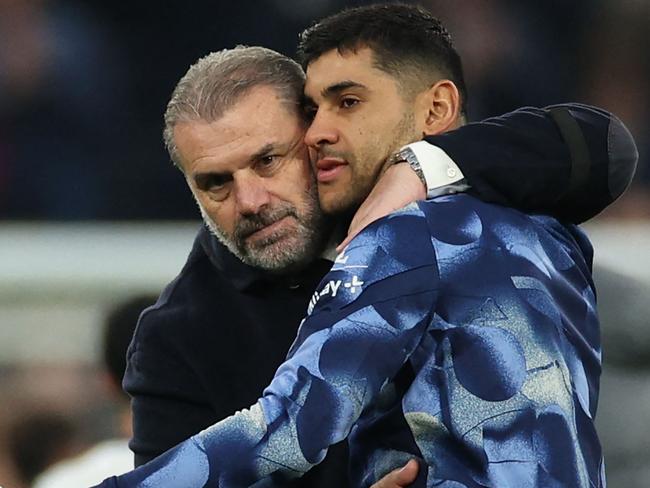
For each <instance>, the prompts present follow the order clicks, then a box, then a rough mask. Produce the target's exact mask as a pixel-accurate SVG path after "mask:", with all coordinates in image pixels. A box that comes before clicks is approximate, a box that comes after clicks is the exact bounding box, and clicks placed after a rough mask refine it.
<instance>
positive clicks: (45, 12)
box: [0, 0, 123, 219]
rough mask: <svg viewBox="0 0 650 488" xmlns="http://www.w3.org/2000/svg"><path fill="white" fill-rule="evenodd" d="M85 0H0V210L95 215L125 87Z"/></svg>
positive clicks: (114, 151)
mask: <svg viewBox="0 0 650 488" xmlns="http://www.w3.org/2000/svg"><path fill="white" fill-rule="evenodd" d="M105 35H106V34H105V33H104V32H102V30H101V29H100V28H99V26H98V24H97V22H96V21H95V20H94V19H93V18H92V17H90V16H89V15H87V13H86V12H84V10H83V9H82V8H81V5H73V4H70V3H68V4H66V3H63V2H55V1H48V0H0V195H2V198H0V216H4V217H11V218H44V219H79V218H92V217H97V216H100V215H101V213H102V209H103V208H104V207H105V206H106V205H107V200H108V199H109V198H110V192H111V188H110V186H109V179H108V175H110V174H111V170H112V169H113V168H111V165H115V162H116V160H117V155H118V154H119V150H118V146H117V144H116V142H115V141H114V140H113V139H114V138H113V137H111V134H113V133H114V130H113V129H112V127H114V126H116V125H117V124H118V121H119V120H120V119H119V114H120V109H121V108H122V102H121V100H122V98H123V90H122V89H121V86H120V80H119V79H120V75H121V74H120V69H119V66H118V63H117V60H116V58H115V57H114V56H113V53H112V52H111V50H110V49H109V46H108V45H107V42H106V39H105Z"/></svg>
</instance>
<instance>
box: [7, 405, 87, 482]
mask: <svg viewBox="0 0 650 488" xmlns="http://www.w3.org/2000/svg"><path fill="white" fill-rule="evenodd" d="M8 437H9V455H10V457H11V459H12V462H13V463H14V465H15V467H16V470H17V472H18V475H19V476H20V478H21V479H22V481H23V482H24V483H25V485H27V486H31V484H32V482H33V481H34V479H35V478H36V477H37V476H38V475H39V474H41V473H42V472H43V471H45V470H46V469H47V468H48V467H49V466H51V465H53V464H55V463H57V462H59V461H61V460H62V459H66V458H69V457H71V456H74V455H76V454H78V453H79V451H80V450H81V448H82V446H81V444H80V442H79V433H78V432H77V428H76V425H75V424H74V422H72V420H71V419H69V418H67V417H66V416H65V415H63V414H60V413H57V412H49V411H36V412H32V413H29V414H25V415H23V416H22V417H21V418H20V420H19V421H17V422H16V423H15V424H14V425H13V426H12V427H11V428H10V430H9V434H8Z"/></svg>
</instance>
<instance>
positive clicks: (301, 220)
mask: <svg viewBox="0 0 650 488" xmlns="http://www.w3.org/2000/svg"><path fill="white" fill-rule="evenodd" d="M304 132H305V126H304V123H303V122H302V121H301V120H300V118H299V116H298V114H297V113H292V112H291V111H290V110H289V109H288V108H287V107H286V106H285V105H283V103H282V101H281V100H280V99H279V98H278V96H277V93H276V91H275V90H274V89H272V88H270V87H266V86H262V87H256V88H254V89H253V90H252V91H251V92H250V93H248V94H247V95H245V96H244V97H243V98H242V100H241V101H240V102H238V103H237V104H236V105H235V106H234V107H233V108H231V109H230V110H228V111H227V112H226V113H225V114H224V115H223V116H222V117H221V118H219V119H218V120H216V121H214V122H205V121H192V122H182V123H179V124H177V125H176V127H175V128H174V141H175V143H176V147H177V151H178V155H179V159H180V164H181V166H182V169H183V171H184V173H185V176H186V179H187V182H188V184H189V186H190V188H191V190H192V193H193V194H194V196H195V198H196V200H197V202H198V203H199V207H200V208H201V212H202V214H203V217H204V220H205V221H206V223H207V224H208V225H209V226H210V228H211V229H212V231H213V232H214V233H215V234H216V235H217V237H219V239H220V240H221V241H222V242H224V244H226V245H227V246H228V248H229V249H230V250H231V251H232V252H233V253H234V254H235V255H236V256H238V257H239V258H240V259H241V260H242V261H244V262H245V263H247V264H250V265H252V266H256V267H260V268H263V269H267V270H270V271H275V272H282V271H285V270H287V269H291V268H294V267H299V266H302V265H304V264H306V263H308V262H309V261H311V260H312V259H314V258H315V257H316V256H317V254H318V253H319V252H320V250H321V249H322V244H323V241H324V237H325V235H326V233H327V232H328V230H329V229H328V228H327V226H326V225H325V224H324V221H323V218H322V213H321V211H320V208H319V206H318V196H317V188H316V184H315V182H314V178H313V175H312V173H311V171H310V166H309V160H308V153H307V149H306V147H305V145H304V143H303V138H304Z"/></svg>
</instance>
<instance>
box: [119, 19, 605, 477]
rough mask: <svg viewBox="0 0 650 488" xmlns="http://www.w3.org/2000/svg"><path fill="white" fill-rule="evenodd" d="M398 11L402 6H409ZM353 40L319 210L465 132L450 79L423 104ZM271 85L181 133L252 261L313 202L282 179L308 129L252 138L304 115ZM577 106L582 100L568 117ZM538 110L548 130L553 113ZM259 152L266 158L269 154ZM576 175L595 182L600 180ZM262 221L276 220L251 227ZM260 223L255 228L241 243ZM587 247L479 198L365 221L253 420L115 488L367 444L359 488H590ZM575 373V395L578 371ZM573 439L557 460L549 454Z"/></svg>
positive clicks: (274, 467)
mask: <svg viewBox="0 0 650 488" xmlns="http://www.w3.org/2000/svg"><path fill="white" fill-rule="evenodd" d="M373 8H374V7H373ZM382 8H386V9H388V11H390V9H391V8H393V9H397V12H398V13H401V12H403V9H404V8H408V7H403V6H392V7H382ZM400 9H402V10H400ZM352 12H353V13H352V14H348V13H345V14H341V15H342V16H343V15H350V16H351V17H348V21H349V20H350V18H354V17H356V16H359V17H360V18H365V17H364V16H365V15H369V14H370V13H372V12H373V10H372V8H367V9H365V10H364V9H358V10H355V11H352ZM412 15H413V16H415V17H417V16H420V15H421V12H420V11H418V10H417V9H414V10H412ZM335 18H336V16H335ZM389 19H390V17H386V21H388V20H389ZM327 22H328V21H325V23H327ZM424 24H426V22H424ZM329 25H332V24H329ZM311 32H312V33H317V32H318V27H316V28H314V29H313V30H312V31H311ZM405 35H408V34H405ZM351 46H353V47H352V49H351V50H347V49H342V50H339V49H338V48H331V49H329V50H325V51H323V52H322V53H321V54H320V55H318V56H316V57H314V58H313V59H311V61H310V62H307V64H306V65H307V72H308V80H307V86H306V94H307V95H308V97H309V98H310V100H311V102H310V104H311V107H312V114H313V121H312V125H311V126H310V128H309V129H308V132H307V134H306V138H305V140H306V141H307V142H308V144H309V145H310V146H311V147H312V148H313V149H314V151H315V152H316V155H317V160H316V163H315V164H316V176H317V179H318V186H319V192H320V194H321V204H322V205H323V206H324V207H325V208H326V209H329V210H332V211H335V212H336V211H339V212H342V213H345V212H347V211H351V210H353V208H354V206H355V205H357V204H358V203H359V202H360V201H361V200H362V199H363V197H365V196H366V195H368V192H369V191H370V189H371V188H372V185H373V184H374V183H375V181H376V179H377V177H378V176H379V174H380V173H381V172H382V170H383V168H384V167H385V166H387V164H388V162H389V161H390V162H393V161H399V160H400V158H404V159H405V160H406V161H407V162H408V165H409V166H411V167H412V168H414V169H415V170H417V169H418V167H419V164H420V156H421V155H422V151H421V148H422V146H417V147H415V148H414V147H413V146H409V147H407V148H405V149H400V148H401V146H402V145H403V144H405V143H408V142H411V141H414V140H419V139H421V137H422V136H423V135H424V136H427V139H428V140H431V139H435V138H440V136H439V134H440V133H442V132H445V131H448V130H451V129H452V128H454V127H457V126H459V125H461V123H462V121H461V115H460V114H461V109H460V107H461V97H460V95H459V93H460V92H459V90H458V88H457V87H456V86H455V84H454V82H453V81H451V80H449V79H447V78H441V76H440V74H438V73H437V72H436V76H435V78H432V79H431V80H430V83H429V84H428V85H426V84H425V85H423V86H424V88H422V89H421V90H420V92H416V93H413V94H412V95H408V96H406V95H404V90H403V89H402V88H401V83H400V82H399V81H398V80H397V79H396V78H394V77H392V75H390V74H388V73H387V72H386V71H384V70H382V69H379V68H378V67H377V64H376V63H375V57H374V52H373V48H372V47H370V46H367V45H365V44H364V43H363V42H361V43H360V44H359V43H357V44H355V43H353V44H351ZM422 76H423V77H426V76H427V75H426V74H423V75H422ZM181 84H182V83H181ZM267 88H268V87H265V86H261V87H253V88H251V90H250V91H248V92H246V96H245V98H242V99H241V100H238V101H236V102H235V103H234V105H232V106H231V108H230V109H228V110H226V111H225V112H224V113H223V114H222V115H221V116H219V117H217V118H216V119H208V120H206V119H205V118H202V117H201V116H200V115H198V116H197V113H196V112H193V116H192V117H190V118H186V119H183V120H181V121H180V122H179V123H178V125H177V126H176V127H175V128H174V131H173V137H174V140H175V142H176V146H177V149H178V153H179V156H180V158H179V159H180V161H181V166H182V168H183V171H184V173H185V176H186V178H187V179H188V183H189V184H190V187H191V188H192V190H193V192H194V193H195V195H196V196H197V200H198V201H199V203H200V204H201V205H202V209H203V210H204V214H208V215H209V216H210V217H211V218H212V219H213V221H214V223H215V224H217V226H218V225H220V226H221V229H217V230H219V232H216V234H217V235H220V238H221V239H222V240H223V241H229V242H230V243H231V244H232V245H233V248H234V249H235V250H237V251H240V252H242V251H246V252H248V251H250V250H254V249H256V250H258V251H262V252H264V253H266V254H267V255H268V256H276V255H280V254H281V251H282V249H281V248H282V246H281V245H279V243H281V242H282V241H286V240H287V239H290V238H291V236H292V235H294V231H295V230H296V229H297V225H298V223H299V222H300V217H299V215H300V213H301V212H300V211H299V209H300V208H301V207H303V206H304V205H303V203H301V202H300V201H299V199H298V198H296V197H292V196H290V195H283V194H282V193H281V192H282V190H281V187H280V186H277V187H276V186H275V182H279V178H280V175H281V174H283V172H284V171H290V173H291V174H292V175H294V176H296V175H300V174H303V173H304V172H302V169H301V166H300V164H299V160H300V154H302V153H301V152H300V150H299V146H298V145H297V144H294V143H292V142H291V141H293V140H294V139H297V136H296V137H295V138H294V137H293V135H294V132H296V131H294V130H293V129H291V128H290V127H288V128H287V129H291V130H286V131H280V132H279V133H278V134H275V135H273V137H272V138H271V139H272V140H275V139H278V140H280V139H281V135H282V134H285V133H286V134H285V136H284V137H285V138H289V139H291V140H287V141H286V144H285V143H283V144H275V143H271V144H270V148H269V146H268V144H267V145H265V144H261V146H260V143H261V142H262V140H256V139H255V137H256V136H257V135H259V134H260V133H262V132H264V131H265V130H266V129H265V128H272V129H273V130H277V129H278V128H279V127H280V126H279V124H280V123H281V121H282V120H284V119H285V118H286V117H290V116H291V115H292V113H291V110H285V111H284V112H283V111H282V110H280V109H279V107H278V105H277V103H278V102H279V101H280V99H281V97H280V96H277V94H276V96H274V95H273V91H270V92H269V91H268V90H267ZM274 99H275V102H274ZM284 107H285V108H286V105H284ZM276 109H277V113H276V112H275V111H276ZM570 110H574V111H580V110H584V108H582V107H572V108H571V109H568V110H567V109H566V108H565V109H562V110H559V111H558V113H567V112H570ZM589 112H590V110H589V109H587V110H586V113H589ZM246 114H248V115H246ZM407 114H411V115H410V116H409V115H407ZM533 114H534V118H535V121H536V122H540V121H541V120H544V121H545V122H548V118H545V117H548V113H547V112H545V111H538V112H534V111H533ZM293 115H294V116H295V114H293ZM527 115H530V113H527ZM247 118H248V123H246V120H247ZM264 122H266V123H264ZM251 124H253V125H254V127H253V129H251ZM532 125H535V124H532ZM558 125H559V126H560V131H562V130H563V129H562V123H561V122H560V123H558ZM246 127H248V131H249V132H250V134H248V133H246V131H244V130H243V129H245V128H246ZM291 127H293V126H291ZM497 127H499V125H498V124H495V128H497ZM575 128H577V131H578V132H577V133H578V134H583V135H584V133H583V132H582V131H581V129H580V125H579V124H577V125H576V126H574V129H575ZM467 129H468V130H470V132H474V129H475V127H468V128H467ZM465 132H466V131H465ZM575 133H576V132H575V131H574V135H575ZM242 134H246V135H242ZM547 135H548V134H547ZM553 135H554V136H555V137H557V135H558V134H557V133H554V134H553ZM289 136H291V137H289ZM584 137H586V136H584ZM443 139H444V140H446V139H445V138H443ZM551 139H552V137H551ZM438 140H439V139H438ZM255 141H256V143H255V144H252V142H255ZM416 144H417V143H416ZM442 144H444V142H442ZM249 146H250V147H249ZM257 146H260V147H262V148H263V149H265V150H264V151H262V152H260V150H259V149H258V150H256V151H253V150H252V149H253V147H257ZM285 146H286V147H285ZM556 147H557V146H556ZM274 148H275V149H274ZM277 148H284V149H277ZM240 149H241V151H240ZM248 149H250V150H251V151H252V152H251V154H253V155H255V157H254V158H251V157H250V156H246V154H245V153H246V150H248ZM395 151H397V153H396V154H397V156H396V157H393V158H391V157H389V156H390V155H391V154H392V153H393V152H395ZM240 152H241V154H240ZM549 164H550V165H553V162H552V161H550V162H549ZM398 166H405V165H398ZM560 166H562V165H561V164H560ZM565 169H566V168H565ZM420 171H421V172H422V168H420ZM463 171H464V168H463ZM479 174H480V172H479ZM303 176H304V174H303ZM554 176H557V177H558V178H559V179H558V180H557V181H560V180H561V179H562V178H561V176H562V175H554ZM583 176H584V175H583ZM564 177H565V178H566V174H565V175H564ZM292 178H293V176H292ZM299 179H300V178H299V177H296V178H294V179H293V181H294V182H297V181H299ZM424 179H425V180H426V178H424ZM596 179H598V180H599V177H597V178H596ZM480 180H481V178H478V179H477V180H475V181H477V182H480ZM569 180H570V178H569ZM545 181H548V180H545ZM574 183H575V185H577V187H580V188H582V187H584V186H588V185H589V184H593V179H592V178H591V176H590V175H587V177H586V179H585V178H583V177H582V176H581V177H578V180H577V181H576V182H574ZM470 184H475V183H474V181H472V178H470ZM565 184H566V182H564V183H562V184H561V185H560V186H561V187H562V188H566V186H565ZM480 186H481V185H480V184H479V187H480ZM568 186H569V188H570V189H571V188H574V185H573V184H572V183H569V185H568ZM349 193H352V196H351V197H348V194H349ZM494 195H496V196H497V197H498V192H495V193H494ZM571 196H572V197H575V195H574V194H572V195H571ZM291 198H294V200H295V203H291V202H290V201H289V200H288V199H291ZM282 199H285V201H286V203H288V204H290V205H292V206H294V207H295V208H296V211H295V214H292V213H286V212H285V213H283V212H284V211H282V212H280V214H278V215H279V216H277V217H276V216H275V215H276V214H275V213H274V212H271V213H266V214H265V213H261V210H260V209H263V208H268V209H269V211H271V210H272V209H273V208H277V209H280V208H283V207H285V204H283V203H282V201H281V200H282ZM495 199H498V198H495ZM551 200H553V202H552V204H555V203H557V199H555V198H553V199H551ZM548 203H549V202H548V200H547V201H546V204H548ZM287 209H288V207H287ZM258 213H259V214H260V215H266V216H265V217H261V218H260V219H252V217H253V216H255V215H257V214H258ZM267 217H268V218H267ZM244 221H250V222H255V224H248V223H247V224H245V226H248V227H246V230H245V231H243V232H239V231H238V227H241V226H240V224H239V223H240V222H244ZM252 225H254V226H255V227H254V228H253V227H250V226H252ZM249 230H251V232H248V231H249ZM238 236H239V237H240V239H238ZM238 243H239V244H241V245H238ZM278 253H279V254H278ZM583 253H585V254H587V256H586V257H585V256H584V255H583ZM588 254H589V246H588V243H587V242H586V241H585V240H584V238H583V237H582V236H581V234H580V233H579V231H577V229H575V228H572V227H563V226H561V225H560V224H559V223H558V222H557V221H555V220H554V219H552V218H550V217H541V216H531V215H526V214H523V213H521V212H517V211H514V210H510V209H506V208H503V207H499V206H494V205H489V204H485V203H481V202H480V201H478V200H476V199H475V198H473V197H471V196H467V195H461V196H452V197H439V198H437V199H433V200H431V201H428V202H423V203H418V204H417V205H411V206H409V207H406V208H404V209H403V210H401V211H399V212H397V213H396V214H394V215H392V216H391V217H390V218H388V219H385V220H383V221H380V222H378V223H376V224H374V225H372V226H370V227H369V228H367V229H366V230H365V231H363V232H362V233H361V234H360V235H359V236H358V237H357V238H356V239H355V240H354V241H353V242H352V243H351V244H350V245H349V246H348V247H347V248H346V250H345V252H344V253H342V254H341V255H339V256H338V258H337V259H336V261H335V264H334V268H333V269H332V271H331V272H330V274H328V275H327V276H326V277H325V279H324V280H323V281H322V286H321V287H320V288H319V289H318V291H317V293H316V294H315V295H314V296H313V298H312V302H311V304H310V307H309V311H308V317H307V318H306V319H305V321H304V322H303V323H302V326H301V328H300V331H299V336H298V339H297V341H296V343H295V344H294V346H293V347H292V350H291V351H290V353H289V357H288V359H287V361H286V362H285V363H284V364H283V365H282V366H281V367H280V369H279V370H278V372H277V374H276V377H275V378H274V379H273V381H272V383H271V385H270V386H269V387H268V388H267V389H266V390H265V393H264V396H263V397H262V398H261V399H260V400H259V401H258V402H257V403H256V404H255V405H253V407H251V409H249V410H243V411H241V412H239V413H238V414H236V415H235V416H232V417H229V418H227V419H225V420H224V421H222V422H219V423H218V424H215V425H214V426H212V427H210V428H208V429H206V430H205V431H203V432H202V433H200V434H198V435H196V436H194V437H192V438H191V439H190V440H189V441H187V442H185V443H183V444H181V445H180V446H178V447H177V448H175V449H173V450H171V451H169V452H167V453H166V454H164V455H163V456H161V457H159V458H157V459H156V460H155V461H153V462H152V463H150V464H148V465H145V466H143V467H141V468H140V469H138V470H136V471H135V472H132V473H130V474H127V475H125V476H123V477H120V478H119V479H113V480H110V481H107V482H106V483H107V484H106V486H184V487H185V486H249V485H253V484H255V483H258V482H260V483H265V484H271V485H273V484H282V483H285V482H287V480H288V478H290V477H292V476H295V475H299V474H301V473H302V472H304V471H305V470H307V469H309V468H310V467H311V466H312V465H313V464H315V463H317V462H319V461H320V460H322V458H323V456H324V455H325V451H326V449H327V447H328V446H329V445H331V444H332V443H335V442H337V441H340V440H342V439H344V438H346V437H347V436H348V434H350V432H352V433H351V435H350V437H349V439H350V444H351V447H352V451H353V465H352V469H351V473H352V476H353V477H354V481H353V485H355V486H367V485H369V484H370V483H372V482H374V481H376V480H377V479H379V477H381V476H382V475H384V474H385V473H387V472H388V471H390V470H391V469H392V468H394V467H396V466H399V465H401V464H402V463H403V462H404V461H406V460H407V459H409V458H411V457H415V458H418V459H420V461H421V463H422V464H423V468H424V469H421V470H420V476H419V478H418V480H417V482H416V486H425V485H429V486H432V485H434V484H438V485H441V486H444V485H443V483H447V484H449V485H450V486H451V483H454V484H455V485H456V486H458V485H459V484H465V485H466V486H479V485H480V486H548V485H549V484H551V483H552V482H554V481H553V480H557V482H559V483H560V484H562V483H564V484H569V485H572V486H582V485H585V486H586V485H587V484H586V483H587V481H588V479H590V478H591V479H595V478H593V464H594V462H595V464H596V465H597V464H598V462H599V457H598V455H594V454H593V453H592V452H588V450H586V451H585V450H583V449H584V448H583V445H584V444H585V443H586V444H588V445H589V446H590V447H591V448H594V449H595V450H596V451H598V449H599V448H598V447H597V440H596V441H594V440H593V438H591V437H589V436H590V434H592V433H593V425H592V423H591V420H590V419H591V417H590V415H592V414H593V400H594V395H595V393H596V391H597V386H596V383H597V380H596V378H597V370H598V359H597V358H598V343H597V339H595V338H594V336H593V332H594V331H595V330H596V331H597V322H596V321H595V316H594V315H593V310H592V308H593V291H592V290H591V286H590V281H589V279H588V268H589V256H588ZM189 264H191V263H188V265H189ZM179 286H181V285H179ZM172 294H173V290H170V291H169V293H167V294H166V299H165V300H169V299H172ZM537 294H539V295H537ZM558 321H560V322H558ZM567 328H568V330H570V331H571V335H567V334H565V332H563V331H564V330H567ZM538 329H539V330H538ZM575 341H577V344H576V343H575ZM581 341H582V342H581ZM140 347H141V346H140ZM133 352H134V353H135V354H137V353H138V351H137V350H136V351H133ZM528 366H530V367H528ZM581 368H582V369H581ZM574 374H575V375H576V376H575V378H576V380H577V381H576V384H577V386H575V390H574V391H572V388H573V387H574V386H573V385H572V384H569V382H567V378H569V377H572V378H573V375H574ZM594 375H595V376H594ZM585 378H586V379H585ZM583 379H585V381H582V380H583ZM587 385H588V386H587ZM572 393H573V394H574V395H575V396H572ZM578 400H579V402H578ZM467 405H470V406H471V408H469V409H468V408H466V406H467ZM578 407H579V408H581V409H582V410H578ZM573 410H575V411H573ZM572 415H576V419H577V420H575V421H572V420H571V417H572ZM585 415H586V416H587V417H585ZM558 439H559V445H560V448H561V449H564V451H561V450H560V451H558V452H560V457H557V456H555V453H554V452H553V450H552V449H551V448H552V447H556V444H557V443H555V441H556V440H558ZM594 442H595V443H594ZM563 443H565V444H566V445H563ZM511 454H513V455H514V454H517V455H521V456H520V457H518V458H514V457H513V456H511ZM549 456H550V458H549ZM562 459H564V460H565V461H566V462H564V461H561V460H562ZM560 461H561V462H560ZM596 467H597V466H596ZM426 468H428V469H426ZM596 476H597V474H596Z"/></svg>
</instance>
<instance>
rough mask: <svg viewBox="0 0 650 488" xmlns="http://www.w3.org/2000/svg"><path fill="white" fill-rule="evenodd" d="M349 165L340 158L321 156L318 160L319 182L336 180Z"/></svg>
mask: <svg viewBox="0 0 650 488" xmlns="http://www.w3.org/2000/svg"><path fill="white" fill-rule="evenodd" d="M347 165H348V163H347V162H346V161H345V160H343V159H340V158H321V159H319V160H318V161H316V178H317V180H318V182H319V183H328V182H330V181H334V180H335V179H336V178H337V177H338V176H339V174H340V173H341V172H342V171H343V170H344V169H345V167H346V166H347Z"/></svg>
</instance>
